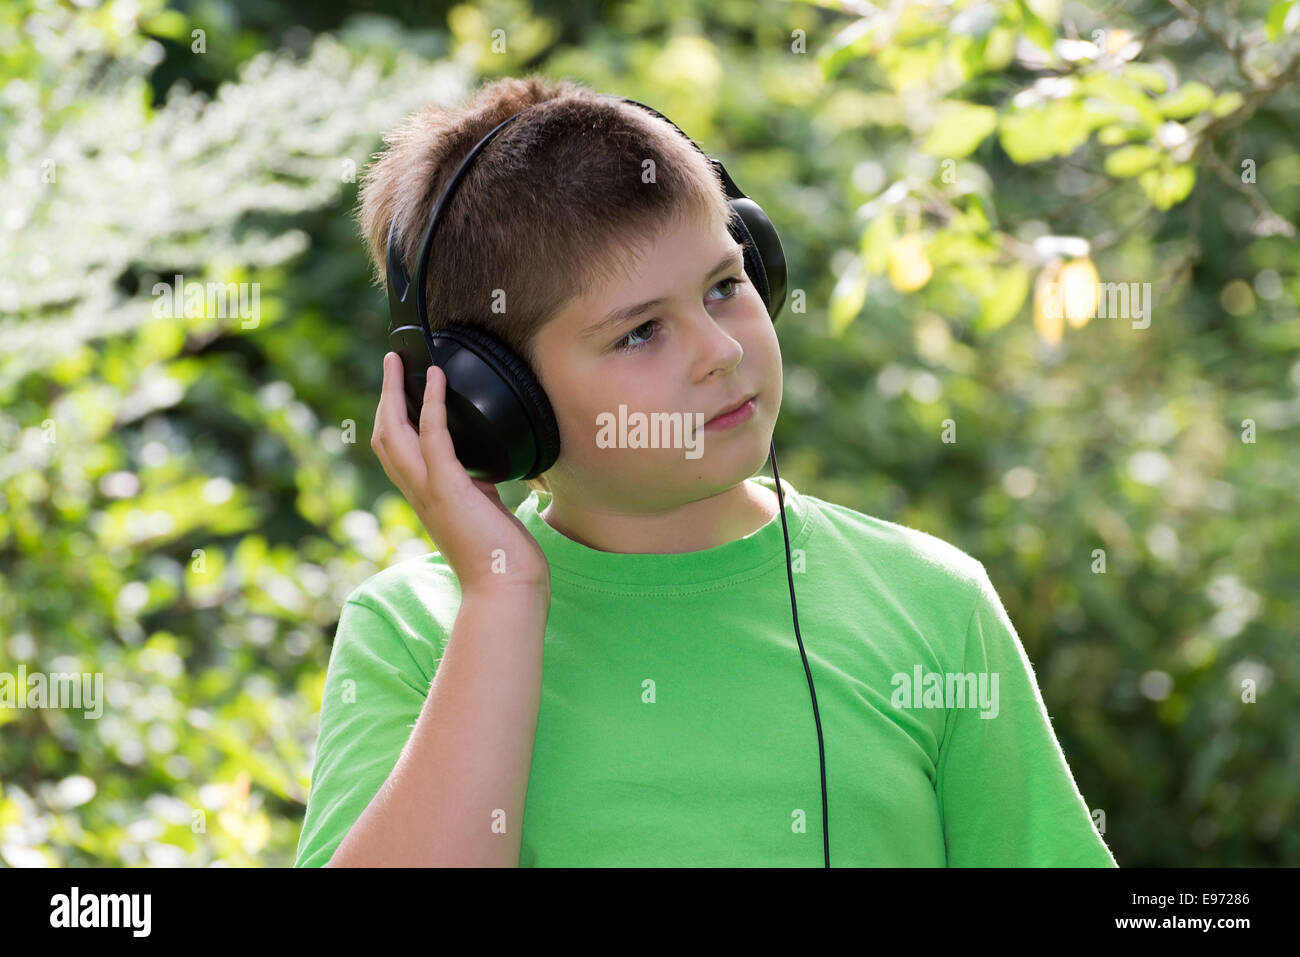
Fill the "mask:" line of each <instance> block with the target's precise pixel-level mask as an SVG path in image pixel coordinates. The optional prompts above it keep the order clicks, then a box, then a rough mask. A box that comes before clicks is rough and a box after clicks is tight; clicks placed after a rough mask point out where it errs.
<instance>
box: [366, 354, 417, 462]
mask: <svg viewBox="0 0 1300 957" xmlns="http://www.w3.org/2000/svg"><path fill="white" fill-rule="evenodd" d="M375 431H376V432H377V433H379V434H380V436H381V437H382V439H383V447H384V454H385V455H386V456H387V457H388V460H389V462H390V463H391V465H392V467H393V468H394V469H395V470H396V471H397V472H399V473H400V474H401V475H403V476H409V479H408V480H416V481H418V480H419V479H420V478H421V477H422V473H423V468H422V463H421V457H420V448H419V439H418V437H416V436H414V435H413V434H412V433H413V432H414V431H415V430H414V429H412V428H411V423H410V420H409V419H408V418H407V416H406V395H405V390H404V389H403V387H402V357H401V356H400V355H398V354H397V353H396V352H389V353H387V354H386V355H385V356H384V382H383V387H382V389H381V390H380V393H379V406H378V408H377V409H376V410H375Z"/></svg>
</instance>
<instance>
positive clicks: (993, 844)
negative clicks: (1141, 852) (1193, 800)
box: [935, 564, 1118, 867]
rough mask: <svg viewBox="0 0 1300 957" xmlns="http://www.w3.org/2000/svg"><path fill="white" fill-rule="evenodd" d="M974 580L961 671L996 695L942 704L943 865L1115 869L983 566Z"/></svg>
mask: <svg viewBox="0 0 1300 957" xmlns="http://www.w3.org/2000/svg"><path fill="white" fill-rule="evenodd" d="M977 578H978V587H977V589H976V594H975V605H974V608H973V610H972V611H971V616H970V621H969V624H968V626H967V628H966V634H965V647H964V652H963V654H964V658H965V661H964V664H963V667H962V672H963V673H965V674H969V673H974V674H976V675H977V676H978V675H979V674H980V673H981V672H984V673H986V674H988V675H989V678H988V679H986V680H987V685H986V687H987V688H988V689H989V690H990V691H993V690H994V689H996V693H995V694H992V695H990V697H989V700H990V702H991V703H992V706H991V707H988V708H972V707H954V708H949V710H948V715H947V724H946V727H945V729H944V737H943V743H942V744H941V746H940V756H939V765H938V774H937V777H936V781H935V790H936V793H937V795H938V798H939V807H940V811H941V814H942V816H943V831H944V841H945V843H946V845H947V849H948V866H949V867H1116V866H1118V865H1117V864H1116V863H1115V858H1114V857H1113V856H1112V854H1111V852H1110V850H1109V848H1107V847H1106V844H1105V842H1104V841H1103V840H1102V837H1101V835H1100V834H1099V833H1098V832H1097V829H1096V827H1095V826H1094V825H1093V821H1092V817H1091V815H1090V813H1089V811H1088V806H1087V804H1086V803H1085V801H1084V799H1083V795H1082V794H1081V793H1080V792H1079V788H1078V786H1077V785H1076V784H1075V782H1074V777H1073V775H1072V774H1071V772H1070V768H1069V766H1068V765H1067V764H1066V760H1065V754H1064V753H1063V752H1062V750H1061V745H1060V743H1059V742H1058V741H1057V740H1056V735H1055V733H1054V732H1053V731H1052V725H1051V721H1050V719H1049V718H1048V715H1047V708H1046V706H1045V705H1044V703H1043V698H1042V694H1041V693H1040V692H1039V689H1038V683H1037V680H1036V679H1035V677H1034V671H1033V667H1032V666H1031V665H1030V663H1029V657H1028V656H1027V655H1026V654H1025V649H1024V647H1023V646H1022V645H1021V643H1020V638H1019V637H1018V636H1017V635H1016V631H1015V628H1014V627H1013V626H1012V624H1011V620H1010V618H1009V617H1008V616H1007V612H1006V609H1005V608H1004V607H1003V605H1002V600H1001V599H1000V598H999V597H998V594H997V591H996V590H995V589H994V587H993V583H992V582H991V581H990V580H989V577H988V573H987V571H985V569H984V567H983V565H982V564H981V565H980V567H979V573H978V576H977ZM993 676H996V677H997V684H996V685H995V684H994V683H993ZM981 704H982V702H981ZM985 715H987V717H986V716H985Z"/></svg>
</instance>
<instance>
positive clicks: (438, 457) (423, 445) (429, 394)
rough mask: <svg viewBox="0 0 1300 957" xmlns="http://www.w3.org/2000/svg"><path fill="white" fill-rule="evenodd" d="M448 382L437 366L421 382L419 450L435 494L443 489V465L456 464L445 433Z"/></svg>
mask: <svg viewBox="0 0 1300 957" xmlns="http://www.w3.org/2000/svg"><path fill="white" fill-rule="evenodd" d="M446 399H447V378H446V376H445V375H444V374H443V371H442V369H440V368H438V366H436V365H431V366H429V368H428V370H427V371H426V372H425V379H424V406H423V408H421V409H420V450H421V452H422V453H423V454H424V462H425V465H426V466H427V467H428V469H429V478H430V480H431V484H432V485H433V486H434V490H435V491H436V490H438V489H440V488H442V487H444V485H445V482H444V481H443V471H442V469H443V464H444V463H446V462H451V461H455V460H456V447H455V445H454V444H453V443H452V441H451V434H450V433H449V432H448V431H447V403H446Z"/></svg>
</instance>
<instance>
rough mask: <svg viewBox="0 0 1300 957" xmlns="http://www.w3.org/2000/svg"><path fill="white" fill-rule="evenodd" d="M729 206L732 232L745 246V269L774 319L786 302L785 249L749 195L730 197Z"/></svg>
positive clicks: (773, 227) (768, 220)
mask: <svg viewBox="0 0 1300 957" xmlns="http://www.w3.org/2000/svg"><path fill="white" fill-rule="evenodd" d="M728 205H729V206H730V207H731V209H732V218H731V235H732V236H733V237H734V238H735V239H736V241H737V242H741V243H744V245H745V272H746V273H747V274H748V275H749V277H750V279H751V280H752V281H753V283H754V286H755V287H756V288H757V289H758V293H759V295H760V296H761V297H762V299H763V305H765V306H766V307H767V314H768V315H769V316H771V317H772V321H773V322H776V316H777V313H779V312H780V311H781V307H782V306H784V305H785V295H786V281H787V280H786V266H785V250H784V249H783V248H782V247H781V240H780V238H779V237H778V236H777V234H776V227H775V226H773V225H772V221H771V220H770V219H768V217H767V213H765V212H763V208H762V207H761V206H759V205H758V203H756V202H754V201H753V200H752V199H749V198H748V197H739V198H736V199H732V200H730V201H729V202H728Z"/></svg>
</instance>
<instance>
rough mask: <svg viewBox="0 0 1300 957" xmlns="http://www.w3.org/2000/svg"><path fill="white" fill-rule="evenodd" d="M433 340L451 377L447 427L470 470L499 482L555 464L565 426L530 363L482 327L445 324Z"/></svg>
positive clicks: (439, 362)
mask: <svg viewBox="0 0 1300 957" xmlns="http://www.w3.org/2000/svg"><path fill="white" fill-rule="evenodd" d="M433 339H434V341H435V353H434V363H435V364H436V365H438V366H439V367H441V368H442V369H443V372H444V374H445V375H446V376H447V428H448V431H449V432H450V433H451V438H452V444H453V445H454V446H455V447H456V457H457V458H458V459H459V460H460V462H461V465H462V466H464V468H465V471H466V472H468V473H469V474H470V475H471V476H472V477H474V478H478V479H485V480H487V481H491V482H493V483H494V484H495V483H499V482H506V481H510V480H512V479H517V478H525V479H531V478H536V477H537V476H538V475H540V474H541V473H542V472H545V471H546V470H547V469H549V468H550V467H551V466H552V465H554V464H555V460H556V459H557V458H559V454H560V430H559V425H558V423H557V422H556V420H555V412H554V410H553V409H552V408H551V403H550V400H549V399H548V398H547V397H546V392H545V391H544V390H543V389H542V386H541V383H540V382H538V381H537V377H536V376H535V375H534V374H533V371H532V369H530V368H529V366H528V363H527V362H525V361H524V360H523V359H521V358H520V357H519V356H518V355H517V354H516V353H515V352H514V351H513V350H512V349H510V348H509V347H508V346H507V345H506V344H505V343H503V342H501V341H500V340H499V339H497V338H496V337H495V336H493V335H492V334H491V333H489V332H487V331H486V330H484V329H480V328H478V327H477V326H471V325H467V324H463V323H457V324H453V325H450V326H446V327H444V328H442V329H439V330H438V331H436V332H434V333H433ZM438 340H442V342H441V343H439V342H438Z"/></svg>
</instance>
